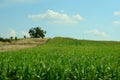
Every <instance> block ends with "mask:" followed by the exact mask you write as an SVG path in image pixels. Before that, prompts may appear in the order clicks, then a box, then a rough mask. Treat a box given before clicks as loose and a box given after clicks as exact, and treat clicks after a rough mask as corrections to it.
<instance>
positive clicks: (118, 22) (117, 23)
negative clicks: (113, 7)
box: [112, 21, 120, 25]
mask: <svg viewBox="0 0 120 80" xmlns="http://www.w3.org/2000/svg"><path fill="white" fill-rule="evenodd" d="M112 24H115V25H120V21H113V22H112Z"/></svg>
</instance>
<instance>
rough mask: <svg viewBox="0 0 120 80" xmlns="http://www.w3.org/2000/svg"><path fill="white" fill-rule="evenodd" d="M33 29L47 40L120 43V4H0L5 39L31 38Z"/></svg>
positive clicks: (107, 0) (12, 0)
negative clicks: (37, 30) (67, 38)
mask: <svg viewBox="0 0 120 80" xmlns="http://www.w3.org/2000/svg"><path fill="white" fill-rule="evenodd" d="M33 27H41V29H43V30H46V31H47V34H46V37H47V38H53V37H56V36H59V37H71V38H76V39H88V40H108V41H111V40H112V41H120V0H0V36H1V37H4V38H10V37H11V36H13V37H15V36H17V37H19V38H23V37H24V36H27V37H29V34H28V31H29V29H30V28H33Z"/></svg>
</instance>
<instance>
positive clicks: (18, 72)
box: [0, 37, 120, 80]
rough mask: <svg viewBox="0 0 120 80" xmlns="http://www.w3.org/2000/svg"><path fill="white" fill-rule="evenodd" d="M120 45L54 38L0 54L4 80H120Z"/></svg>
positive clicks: (0, 76) (1, 71)
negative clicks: (36, 45)
mask: <svg viewBox="0 0 120 80" xmlns="http://www.w3.org/2000/svg"><path fill="white" fill-rule="evenodd" d="M119 61H120V42H107V41H106V42H105V41H101V42H100V41H87V40H76V39H71V38H59V37H57V38H54V39H50V40H49V41H48V42H47V43H46V44H44V45H41V46H38V47H35V48H30V49H24V50H19V51H12V52H2V53H1V54H0V80H119V79H120V62H119Z"/></svg>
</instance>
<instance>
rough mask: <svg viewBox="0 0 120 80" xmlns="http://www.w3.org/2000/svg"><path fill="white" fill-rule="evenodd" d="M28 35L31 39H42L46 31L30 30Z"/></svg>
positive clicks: (36, 28)
mask: <svg viewBox="0 0 120 80" xmlns="http://www.w3.org/2000/svg"><path fill="white" fill-rule="evenodd" d="M29 34H30V36H31V37H32V38H40V37H41V38H44V37H45V34H46V31H44V30H42V29H41V28H40V27H35V28H31V29H30V30H29Z"/></svg>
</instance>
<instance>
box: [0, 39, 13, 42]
mask: <svg viewBox="0 0 120 80" xmlns="http://www.w3.org/2000/svg"><path fill="white" fill-rule="evenodd" d="M0 41H2V42H11V40H10V39H4V38H0Z"/></svg>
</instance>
